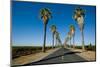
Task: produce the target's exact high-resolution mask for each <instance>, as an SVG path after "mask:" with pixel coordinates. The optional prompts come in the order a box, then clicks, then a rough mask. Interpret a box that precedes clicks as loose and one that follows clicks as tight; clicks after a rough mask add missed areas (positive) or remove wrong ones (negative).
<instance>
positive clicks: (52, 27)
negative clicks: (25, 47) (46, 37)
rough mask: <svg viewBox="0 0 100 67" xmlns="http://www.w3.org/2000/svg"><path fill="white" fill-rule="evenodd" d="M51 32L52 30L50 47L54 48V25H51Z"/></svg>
mask: <svg viewBox="0 0 100 67" xmlns="http://www.w3.org/2000/svg"><path fill="white" fill-rule="evenodd" d="M51 32H52V38H53V39H52V48H54V34H55V32H56V26H55V25H52V26H51Z"/></svg>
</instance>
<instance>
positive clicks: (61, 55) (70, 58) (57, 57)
mask: <svg viewBox="0 0 100 67" xmlns="http://www.w3.org/2000/svg"><path fill="white" fill-rule="evenodd" d="M76 53H80V52H73V51H70V50H69V49H65V48H60V49H59V50H58V51H56V52H54V53H53V54H50V55H49V56H47V57H45V58H44V59H42V60H40V61H38V62H33V63H29V64H25V65H23V66H26V65H42V64H58V63H73V62H86V61H87V60H85V59H83V58H82V57H80V56H78V55H76Z"/></svg>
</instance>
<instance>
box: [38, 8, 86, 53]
mask: <svg viewBox="0 0 100 67" xmlns="http://www.w3.org/2000/svg"><path fill="white" fill-rule="evenodd" d="M40 16H41V19H42V21H43V23H44V42H43V48H42V51H43V52H45V45H46V29H47V24H48V22H49V20H50V18H52V16H51V11H50V10H49V9H48V8H42V9H41V10H40ZM84 17H85V10H83V9H82V8H80V7H78V8H76V9H75V10H74V15H73V19H74V20H75V21H76V22H77V23H78V25H79V28H80V31H81V36H82V49H83V50H85V48H84V33H83V29H84ZM51 32H52V38H53V40H52V48H54V35H56V40H58V41H59V42H60V43H61V40H60V37H59V33H58V32H57V30H56V26H55V25H52V26H51ZM74 37H75V27H74V25H70V31H69V32H68V37H67V38H66V40H65V42H67V41H69V40H70V44H71V38H73V48H74V47H75V46H74V45H75V42H74Z"/></svg>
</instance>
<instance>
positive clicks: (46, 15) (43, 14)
mask: <svg viewBox="0 0 100 67" xmlns="http://www.w3.org/2000/svg"><path fill="white" fill-rule="evenodd" d="M40 16H41V19H42V20H43V23H44V42H43V47H42V51H43V52H45V44H46V29H47V24H48V21H49V19H50V18H51V12H50V10H49V9H48V8H42V9H41V10H40Z"/></svg>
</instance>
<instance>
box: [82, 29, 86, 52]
mask: <svg viewBox="0 0 100 67" xmlns="http://www.w3.org/2000/svg"><path fill="white" fill-rule="evenodd" d="M81 34H82V50H83V51H84V50H85V46H84V33H83V30H82V31H81Z"/></svg>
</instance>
